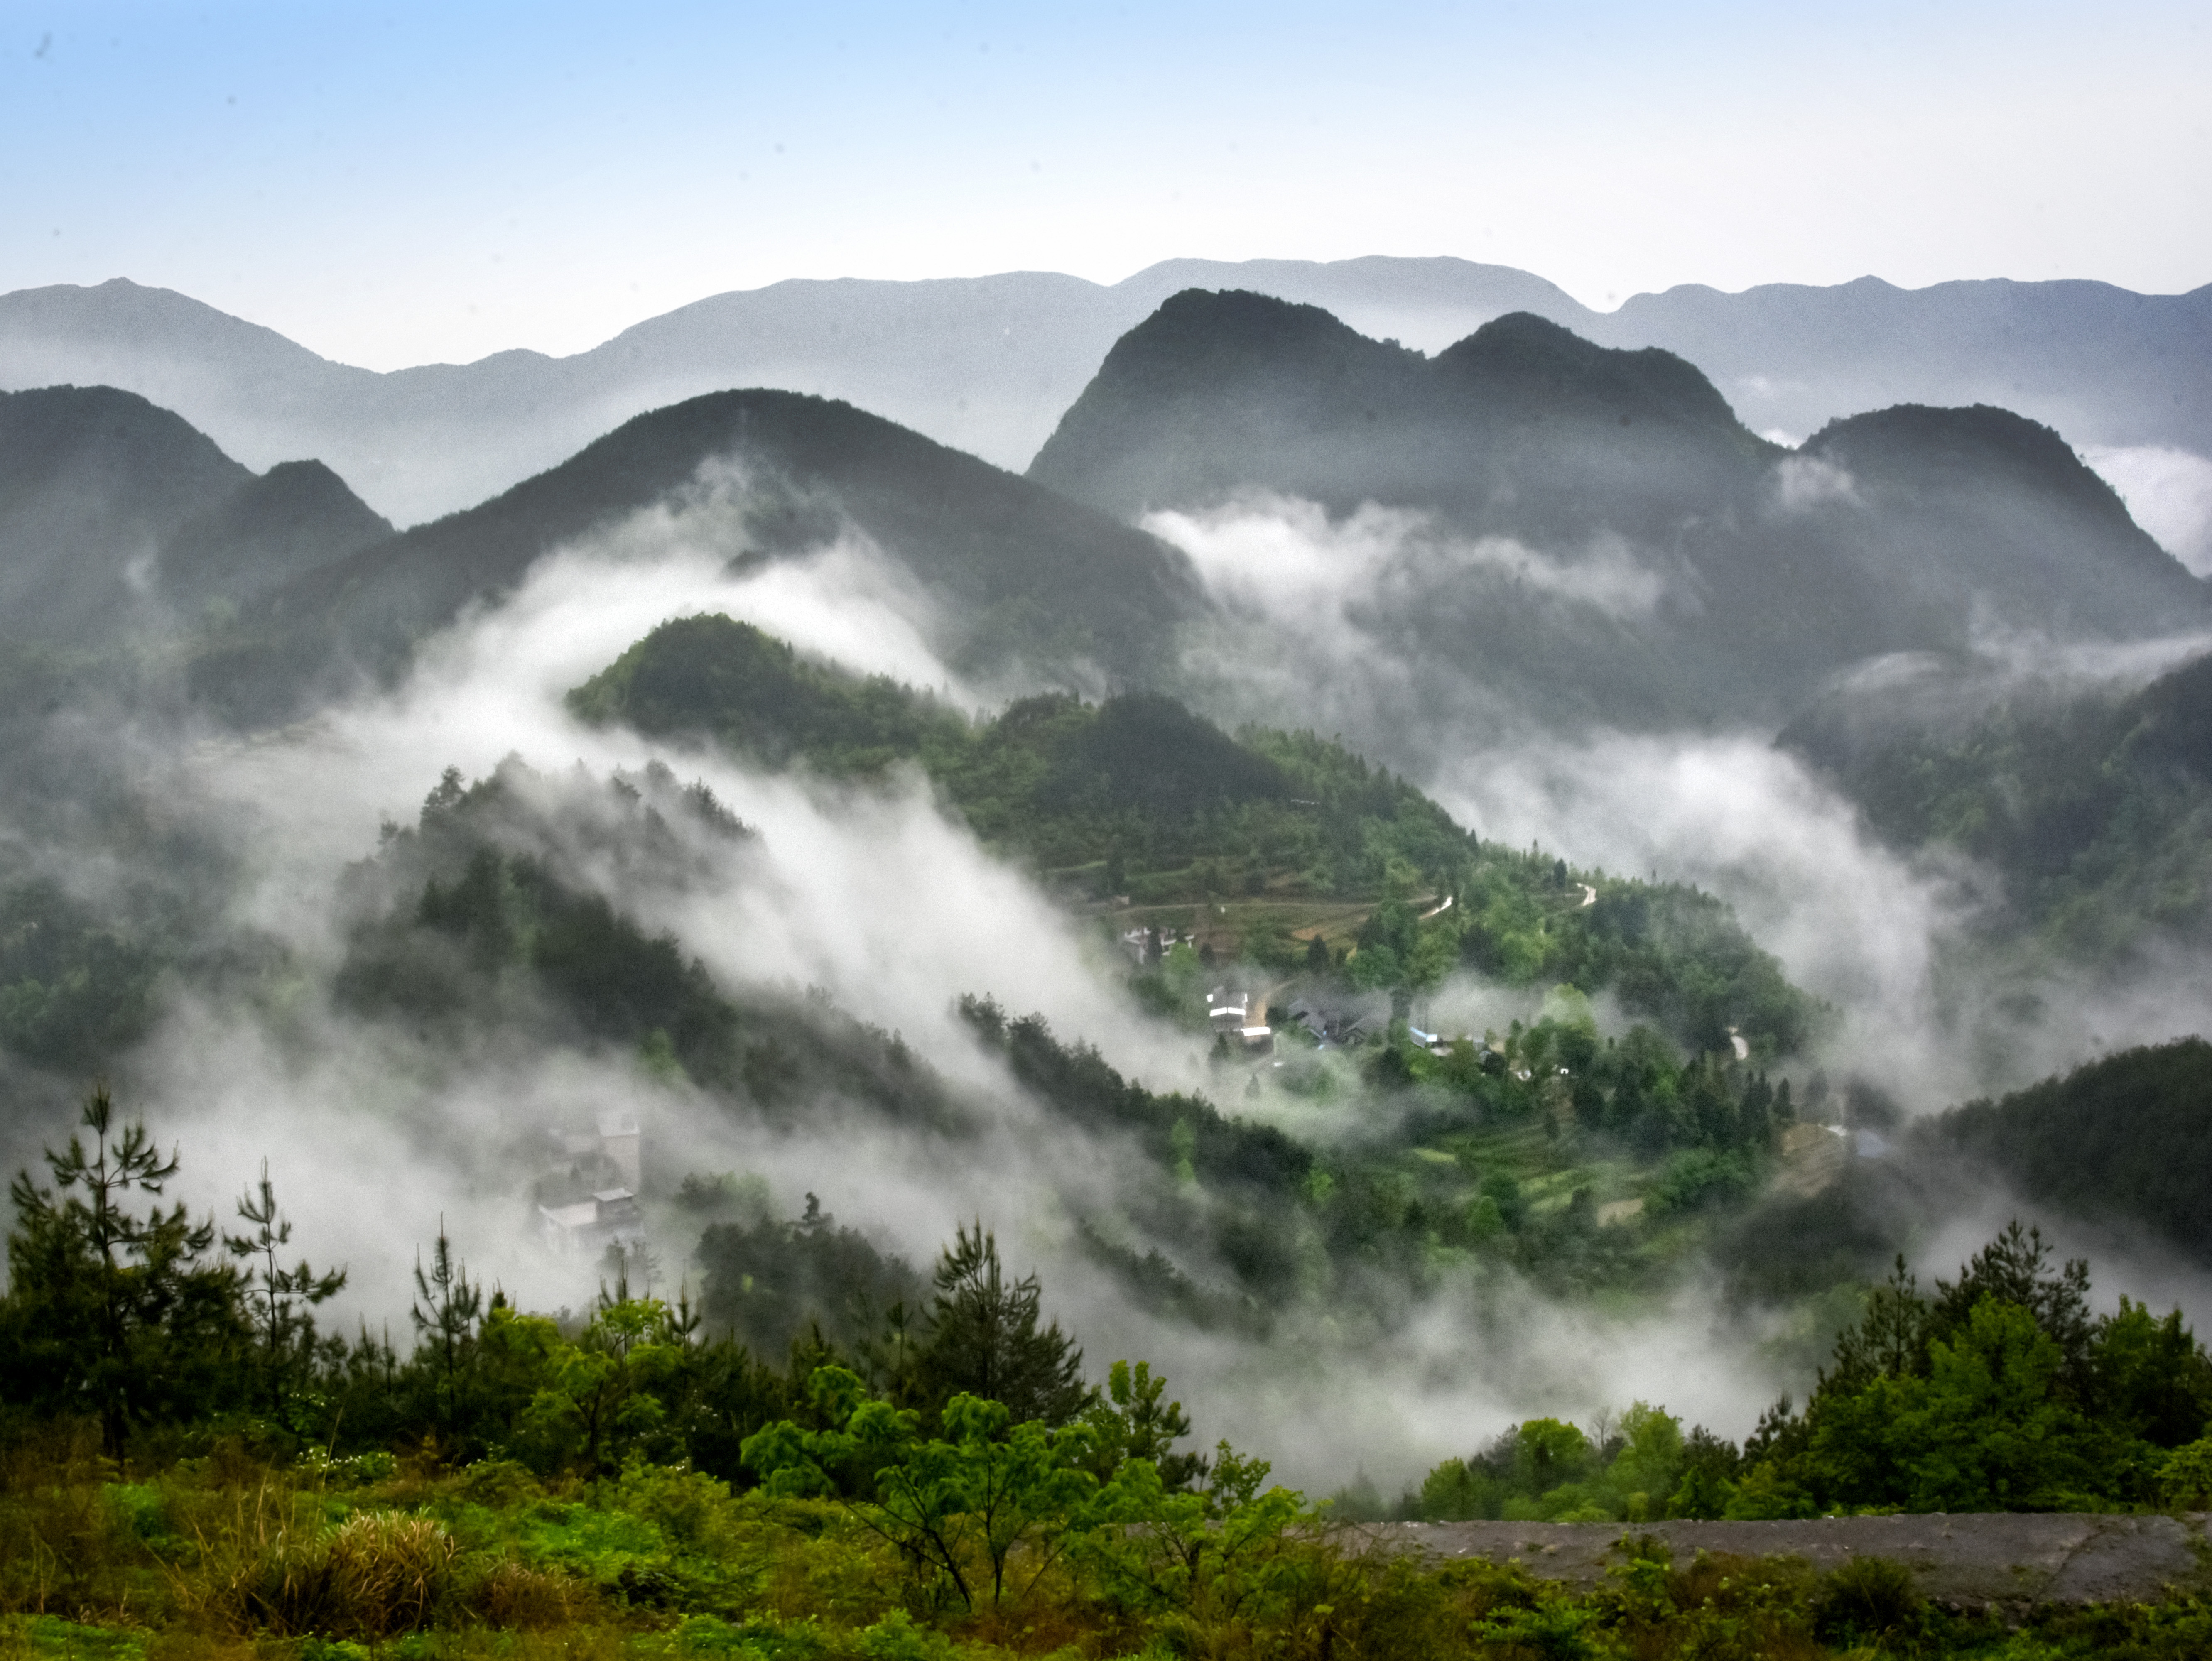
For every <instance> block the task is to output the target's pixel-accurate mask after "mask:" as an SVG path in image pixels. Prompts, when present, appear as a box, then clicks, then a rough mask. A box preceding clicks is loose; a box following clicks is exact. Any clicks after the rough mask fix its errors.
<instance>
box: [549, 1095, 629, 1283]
mask: <svg viewBox="0 0 2212 1661" xmlns="http://www.w3.org/2000/svg"><path fill="white" fill-rule="evenodd" d="M554 1141H555V1143H556V1147H555V1150H554V1155H553V1165H554V1168H553V1170H552V1171H551V1172H550V1173H548V1179H549V1182H550V1184H552V1185H555V1186H556V1187H558V1188H565V1189H566V1190H567V1191H568V1192H569V1193H571V1194H574V1192H575V1191H576V1190H578V1189H580V1188H581V1189H585V1190H586V1191H585V1192H584V1193H583V1194H582V1196H581V1197H574V1198H570V1199H568V1200H566V1201H564V1202H563V1203H560V1204H556V1205H548V1204H544V1203H540V1204H539V1206H538V1235H539V1238H540V1239H541V1240H544V1243H545V1245H546V1246H547V1247H548V1248H549V1249H550V1250H551V1251H553V1252H556V1253H557V1254H559V1255H561V1256H562V1257H573V1258H602V1257H605V1255H606V1252H607V1251H608V1248H610V1247H619V1248H620V1249H621V1251H622V1252H623V1255H624V1256H625V1257H628V1256H629V1255H630V1254H632V1253H634V1252H642V1251H643V1250H644V1249H645V1215H644V1213H643V1212H641V1210H640V1209H638V1203H637V1191H638V1185H639V1178H640V1174H641V1171H640V1158H639V1155H640V1137H639V1132H638V1125H637V1120H636V1119H635V1118H632V1117H630V1116H629V1114H627V1113H623V1112H607V1113H602V1114H600V1115H599V1128H598V1130H597V1131H596V1132H592V1131H585V1132H580V1133H573V1134H571V1133H562V1134H559V1135H556V1137H555V1138H554ZM563 1167H565V1170H564V1169H563ZM564 1178H565V1180H564ZM593 1182H597V1183H598V1184H599V1186H597V1187H587V1185H589V1184H591V1183H593ZM543 1187H544V1185H541V1190H542V1189H543Z"/></svg>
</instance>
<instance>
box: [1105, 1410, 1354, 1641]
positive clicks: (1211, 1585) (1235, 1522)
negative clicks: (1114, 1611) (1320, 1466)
mask: <svg viewBox="0 0 2212 1661" xmlns="http://www.w3.org/2000/svg"><path fill="white" fill-rule="evenodd" d="M1267 1473H1268V1465H1267V1461H1266V1460H1264V1459H1252V1458H1245V1457H1244V1456H1243V1455H1241V1454H1239V1453H1238V1452H1237V1451H1236V1450H1235V1449H1234V1448H1232V1447H1231V1446H1229V1444H1228V1443H1226V1442H1222V1443H1219V1444H1218V1445H1217V1446H1216V1447H1215V1449H1214V1452H1213V1457H1212V1460H1211V1461H1210V1462H1209V1464H1208V1466H1207V1470H1206V1482H1205V1484H1204V1486H1203V1487H1202V1488H1174V1487H1171V1486H1170V1484H1169V1483H1167V1482H1164V1480H1163V1479H1162V1476H1161V1473H1160V1470H1159V1467H1158V1465H1156V1464H1154V1463H1153V1462H1152V1461H1151V1460H1149V1459H1131V1460H1128V1461H1127V1463H1125V1464H1123V1465H1122V1467H1121V1470H1119V1471H1117V1472H1116V1473H1115V1476H1114V1480H1113V1481H1112V1482H1109V1484H1107V1486H1106V1488H1104V1489H1103V1491H1102V1492H1101V1494H1099V1497H1098V1502H1097V1506H1096V1510H1095V1515H1096V1517H1097V1520H1098V1522H1099V1523H1100V1525H1101V1526H1100V1527H1098V1528H1097V1529H1096V1530H1095V1531H1092V1532H1091V1534H1090V1535H1088V1536H1087V1537H1085V1539H1084V1540H1083V1541H1082V1542H1081V1550H1082V1553H1083V1555H1084V1558H1085V1561H1087V1562H1088V1563H1089V1564H1090V1565H1091V1567H1092V1568H1093V1569H1094V1570H1095V1572H1096V1573H1097V1574H1098V1576H1099V1579H1100V1580H1101V1581H1102V1582H1103V1585H1104V1586H1105V1589H1106V1591H1107V1594H1108V1596H1109V1598H1111V1599H1112V1600H1113V1601H1114V1602H1115V1603H1119V1604H1121V1606H1122V1607H1124V1608H1128V1609H1139V1610H1142V1611H1145V1612H1146V1613H1159V1612H1175V1613H1178V1614H1182V1615H1188V1616H1199V1617H1200V1618H1202V1619H1207V1620H1218V1621H1229V1620H1234V1619H1236V1618H1237V1616H1240V1615H1242V1614H1243V1613H1245V1612H1246V1611H1247V1610H1249V1609H1252V1608H1253V1607H1255V1605H1259V1604H1263V1603H1270V1602H1272V1601H1273V1600H1274V1599H1275V1597H1277V1596H1278V1595H1279V1593H1280V1592H1281V1591H1282V1590H1283V1589H1284V1588H1285V1585H1287V1584H1288V1583H1289V1582H1290V1581H1291V1579H1294V1578H1295V1577H1296V1575H1297V1573H1298V1568H1297V1565H1296V1563H1295V1562H1294V1561H1293V1560H1292V1557H1291V1553H1290V1551H1289V1549H1288V1548H1289V1545H1290V1542H1291V1537H1292V1535H1293V1532H1294V1531H1296V1530H1297V1528H1298V1527H1299V1526H1300V1525H1302V1524H1310V1522H1311V1520H1312V1518H1311V1514H1310V1512H1308V1511H1307V1510H1306V1507H1305V1499H1304V1495H1303V1494H1298V1493H1297V1492H1296V1491H1295V1490H1292V1489H1290V1488H1283V1487H1281V1486H1279V1485H1277V1486H1273V1487H1268V1488H1262V1486H1261V1485H1262V1484H1263V1483H1265V1482H1267Z"/></svg>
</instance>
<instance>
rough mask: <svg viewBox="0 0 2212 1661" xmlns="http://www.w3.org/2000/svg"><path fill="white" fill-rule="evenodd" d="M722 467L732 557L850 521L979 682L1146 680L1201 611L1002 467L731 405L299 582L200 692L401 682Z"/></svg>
mask: <svg viewBox="0 0 2212 1661" xmlns="http://www.w3.org/2000/svg"><path fill="white" fill-rule="evenodd" d="M724 461H731V462H735V463H738V464H743V466H744V468H745V469H746V470H747V478H746V483H745V487H744V491H743V494H744V524H743V528H742V531H741V533H740V534H741V535H742V536H743V537H744V542H743V543H742V545H738V546H732V547H731V548H729V549H727V552H728V554H729V555H731V556H732V557H738V556H740V555H771V556H773V555H787V554H795V553H800V552H804V551H806V550H808V549H812V548H814V547H817V546H819V545H822V544H823V543H827V542H829V541H830V540H832V539H834V537H835V536H836V534H837V531H838V530H839V527H840V525H841V524H842V523H844V522H846V521H848V520H849V522H850V523H851V524H854V525H856V526H857V527H858V528H859V529H860V530H862V531H863V532H864V533H866V535H867V536H869V537H871V538H872V540H873V541H874V542H875V543H877V544H878V546H879V547H880V548H882V549H884V551H885V552H886V553H887V554H888V555H890V557H891V558H892V559H893V560H894V561H896V562H897V563H899V564H901V565H902V566H903V567H905V569H906V570H907V571H908V573H910V574H911V575H912V576H913V577H914V578H915V579H916V580H917V581H918V582H919V583H920V584H921V585H922V587H923V588H924V589H925V590H927V591H929V592H930V593H931V594H932V595H933V596H934V597H937V598H939V600H940V601H942V602H943V603H944V610H945V616H946V619H947V622H946V624H945V638H944V639H943V640H941V641H940V642H939V645H940V646H941V648H942V649H943V650H944V651H945V652H946V653H947V655H948V656H949V657H951V658H955V659H957V661H958V662H959V663H960V664H962V665H963V667H965V668H968V669H970V670H975V672H978V673H982V674H989V673H993V672H1005V671H1011V670H1015V669H1016V668H1018V666H1023V665H1026V666H1027V670H1029V671H1030V672H1034V673H1041V674H1048V675H1049V674H1052V673H1055V672H1057V673H1067V672H1073V671H1074V670H1076V669H1077V668H1079V666H1080V665H1083V664H1089V665H1091V666H1092V669H1091V672H1093V673H1096V672H1103V673H1106V674H1109V675H1115V676H1141V675H1143V674H1145V673H1146V672H1147V671H1148V670H1150V669H1151V668H1152V666H1153V665H1154V664H1156V663H1157V661H1158V658H1159V657H1160V655H1161V654H1162V652H1164V649H1165V647H1166V646H1167V636H1168V634H1169V633H1170V631H1171V630H1172V628H1173V627H1174V625H1175V624H1176V621H1178V620H1179V619H1180V618H1181V617H1182V616H1184V615H1188V613H1189V612H1190V611H1191V610H1192V609H1194V607H1195V606H1196V604H1197V599H1196V595H1195V591H1194V587H1193V585H1192V584H1191V583H1190V580H1189V579H1188V573H1187V572H1186V570H1185V567H1184V566H1183V564H1182V561H1181V559H1180V557H1179V556H1178V555H1176V554H1174V553H1173V551H1172V550H1170V549H1168V548H1166V547H1165V546H1164V544H1162V543H1158V541H1156V540H1155V539H1153V538H1152V537H1150V536H1146V535H1144V534H1143V533H1141V532H1139V531H1136V530H1130V529H1129V528H1127V527H1126V526H1123V525H1121V524H1115V522H1114V521H1112V520H1111V519H1109V518H1106V517H1105V516H1103V515H1102V514H1099V513H1097V512H1094V511H1092V510H1090V509H1087V508H1085V507H1081V506H1078V505H1076V504H1074V503H1072V502H1068V501H1066V500H1062V499H1060V497H1057V496H1055V495H1054V494H1052V493H1051V492H1049V491H1047V490H1043V489H1041V488H1038V487H1036V485H1033V484H1030V483H1029V482H1026V481H1024V480H1023V479H1020V478H1018V477H1016V476H1013V475H1012V474H1008V473H1002V472H1000V470H998V469H996V468H994V467H992V466H990V465H989V464H987V463H984V462H981V461H978V460H976V459H975V458H974V457H972V456H967V455H963V454H962V453H961V452H957V451H954V450H948V449H946V448H945V446H941V445H939V444H936V443H933V442H932V441H931V440H930V439H925V438H923V437H922V436H921V435H920V434H919V433H911V432H908V431H907V430H906V429H904V428H902V427H896V426H894V425H893V424H892V423H890V422H889V421H884V420H882V419H881V418H879V417H878V416H874V415H867V414H865V413H864V412H862V411H860V410H858V409H854V408H852V407H851V406H850V405H848V404H842V403H831V402H829V401H828V400H826V399H822V398H814V397H805V396H802V395H799V394H796V393H789V392H772V391H744V392H723V393H716V394H713V395H711V396H708V397H701V398H694V399H692V400H690V402H688V403H681V404H677V405H673V406H671V407H670V408H668V409H659V410H656V411H654V412H653V413H652V414H650V415H641V416H639V417H638V418H636V419H635V420H634V421H629V422H628V423H626V424H625V425H623V427H619V428H617V430H616V431H615V432H613V433H609V434H608V435H607V436H606V437H605V438H603V439H599V441H598V442H596V443H594V444H592V445H591V446H587V447H586V449H584V450H582V451H581V452H579V453H578V454H576V455H575V456H574V457H572V458H569V459H568V461H566V462H564V463H562V464H561V465H560V466H559V467H556V468H555V469H553V470H550V472H547V473H544V474H541V475H539V476H538V477H536V478H534V479H531V480H529V481H527V482H525V483H523V484H520V485H518V486H516V487H515V488H513V489H512V490H510V491H508V492H507V493H506V494H503V495H501V496H499V497H496V498H495V499H494V500H491V501H489V502H486V503H484V504H483V505H482V506H478V507H474V508H471V509H470V510H468V511H467V512H462V513H457V514H454V515H453V516H451V517H450V518H445V519H441V520H439V521H437V522H436V523H435V524H428V525H422V526H418V527H416V529H414V530H410V531H407V532H406V533H404V535H401V536H396V537H393V538H392V539H391V540H390V541H388V542H385V543H380V544H377V545H376V546H374V547H371V548H368V549H363V550H362V551H361V552H360V553H357V554H356V555H352V556H351V557H349V558H348V559H344V560H342V561H337V562H336V563H334V564H332V565H331V566H329V567H325V568H324V569H322V570H320V571H318V572H316V573H312V574H310V575H309V576H307V577H306V578H304V579H301V580H299V581H297V582H295V583H293V584H291V585H289V586H287V587H286V588H284V589H283V590H281V591H278V592H276V593H275V594H273V595H271V596H270V597H269V599H268V601H267V602H266V603H265V604H264V605H263V606H261V607H259V608H257V609H255V610H254V611H252V613H250V614H249V615H247V616H246V618H245V619H244V620H243V621H242V623H241V626H240V629H239V630H238V631H237V632H236V633H234V634H233V635H232V636H231V637H230V638H229V639H228V640H226V641H224V642H223V643H222V645H221V646H219V647H218V648H217V649H216V650H215V651H213V652H210V653H209V654H208V655H207V656H206V657H205V658H203V660H202V661H201V663H200V664H198V665H197V668H196V670H195V674H194V684H195V687H196V688H197V690H199V691H200V692H202V693H203V694H206V695H208V696H210V697H213V698H214V699H216V700H217V701H218V702H221V703H222V704H224V705H226V706H228V707H229V708H230V709H232V710H233V711H234V712H235V713H237V714H239V715H240V716H241V717H244V718H269V717H274V716H279V715H283V714H285V713H288V712H290V711H292V710H294V709H296V708H297V707H299V706H300V705H301V700H303V699H312V698H313V697H314V696H316V695H319V694H323V693H326V692H328V691H330V690H332V689H333V688H337V687H339V686H341V685H343V684H345V683H346V678H347V677H348V676H355V675H358V674H362V673H367V674H368V675H371V676H384V677H389V676H394V675H397V674H398V673H399V672H400V671H401V670H403V669H404V665H405V664H406V663H407V662H408V660H409V658H410V654H411V652H412V650H413V647H414V644H415V642H416V640H418V639H419V638H420V637H421V636H422V635H423V634H424V633H428V632H429V631H431V630H434V629H435V628H437V627H441V626H442V625H443V624H445V623H446V622H447V621H450V620H451V619H452V618H453V615H455V614H456V613H457V612H458V611H459V609H460V608H461V607H462V606H463V605H464V604H465V603H468V602H469V601H471V600H472V599H475V598H477V597H481V596H484V595H488V594H489V595H497V594H501V593H503V592H505V591H507V590H509V589H511V588H512V587H513V585H515V584H516V583H518V582H519V581H520V580H521V579H522V577H523V575H524V573H526V571H527V570H528V569H529V567H530V566H531V565H532V563H533V562H534V561H536V560H537V559H538V557H539V556H540V555H544V554H545V553H547V552H548V551H550V550H551V549H554V548H556V547H557V546H559V545H561V544H562V543H568V542H573V541H574V540H576V539H578V538H580V537H583V536H587V535H588V534H590V533H592V532H593V531H597V530H604V529H606V528H608V527H610V526H611V525H613V524H616V523H617V522H619V521H620V520H621V519H622V518H623V517H625V516H626V515H629V514H630V513H633V512H636V511H638V510H640V509H642V508H646V507H649V506H656V505H659V504H664V503H667V502H669V501H671V499H673V498H675V497H677V496H678V494H680V493H682V492H683V491H684V490H685V489H686V488H687V487H690V486H691V485H692V484H693V482H694V481H695V480H696V479H697V477H698V476H699V474H700V470H701V468H702V465H704V464H709V463H719V462H724Z"/></svg>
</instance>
